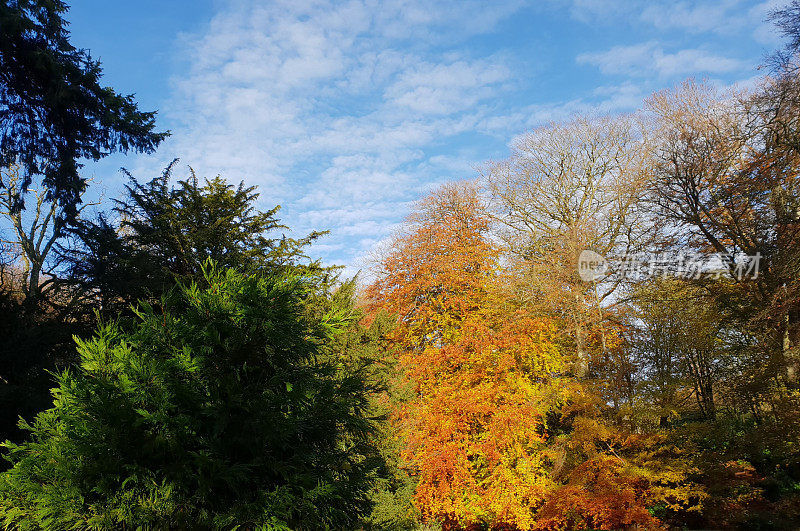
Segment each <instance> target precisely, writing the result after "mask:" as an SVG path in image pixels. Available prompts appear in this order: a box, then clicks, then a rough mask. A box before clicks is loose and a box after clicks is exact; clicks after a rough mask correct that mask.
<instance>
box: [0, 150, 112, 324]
mask: <svg viewBox="0 0 800 531" xmlns="http://www.w3.org/2000/svg"><path fill="white" fill-rule="evenodd" d="M23 180H24V177H23V175H22V172H21V171H20V169H19V167H17V166H10V167H6V168H2V169H0V216H2V217H3V218H5V219H6V220H7V221H8V222H9V225H10V226H9V227H8V231H7V233H8V234H3V235H2V236H0V237H2V239H0V244H2V245H3V246H4V248H5V249H4V252H3V256H4V257H5V261H6V264H5V268H4V270H5V272H6V274H7V276H8V279H7V281H8V282H12V283H14V284H17V285H16V286H15V288H14V289H16V290H18V291H19V293H20V294H21V296H22V298H23V300H24V304H25V307H26V308H27V309H28V310H31V311H35V310H36V309H38V308H40V306H41V305H42V304H44V303H49V304H51V305H54V304H55V303H56V302H57V300H56V299H57V297H56V294H57V292H58V291H59V290H60V288H62V287H63V284H62V283H61V282H60V276H59V271H60V267H61V266H62V264H63V254H62V253H60V252H59V249H58V245H59V243H60V242H61V241H62V240H63V239H64V238H65V237H66V232H65V226H64V221H63V220H64V219H65V216H63V215H62V214H63V212H61V209H62V207H61V206H59V204H58V203H56V202H55V201H49V200H48V199H47V197H46V190H44V189H39V188H36V187H29V188H26V189H25V190H23V189H22V184H23ZM23 194H27V195H29V196H32V197H33V198H34V199H35V201H34V202H30V201H29V202H28V206H27V208H26V209H19V208H18V205H19V200H20V197H21V196H22V195H23ZM96 204H98V203H92V202H87V203H83V204H82V205H81V206H80V207H79V208H78V210H77V213H78V215H79V214H80V213H81V212H82V211H83V210H84V209H86V208H87V207H89V206H93V205H96ZM12 271H13V272H14V273H15V275H13V277H15V278H12V277H11V276H9V275H11V272H12ZM69 299H70V300H72V299H74V297H70V298H69ZM62 302H63V301H62ZM72 302H74V300H73V301H72Z"/></svg>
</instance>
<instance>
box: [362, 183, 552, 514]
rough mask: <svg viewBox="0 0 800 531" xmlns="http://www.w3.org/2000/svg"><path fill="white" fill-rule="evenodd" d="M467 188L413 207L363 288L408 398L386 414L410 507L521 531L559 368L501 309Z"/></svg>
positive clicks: (532, 324)
mask: <svg viewBox="0 0 800 531" xmlns="http://www.w3.org/2000/svg"><path fill="white" fill-rule="evenodd" d="M489 223H490V220H489V218H488V217H487V216H486V214H485V213H484V212H483V209H482V206H481V204H480V200H479V197H478V194H477V191H476V189H475V188H474V187H473V186H471V185H464V186H458V185H450V186H445V187H443V188H442V189H440V190H438V191H436V192H434V193H433V194H432V195H431V196H429V197H428V198H427V199H426V200H424V201H422V202H421V203H420V204H419V205H418V207H417V210H416V211H415V213H414V214H413V215H412V216H411V217H410V218H409V222H408V231H407V232H406V233H404V234H402V235H401V236H399V237H398V238H397V240H396V241H395V243H394V246H393V251H392V252H391V253H390V254H389V255H388V256H386V258H385V259H384V260H383V262H382V264H381V266H382V269H381V270H380V274H379V278H378V280H377V281H376V282H375V284H373V285H372V286H371V288H370V295H371V296H372V298H373V300H376V301H380V302H381V303H382V304H383V306H384V307H385V308H386V309H387V310H389V311H391V312H393V313H395V314H397V315H398V318H399V325H398V327H397V328H396V329H395V330H394V331H393V332H392V334H391V336H390V339H391V341H392V342H393V344H394V345H395V347H396V349H397V353H398V356H399V358H400V365H401V370H402V372H403V376H404V377H405V378H406V379H407V381H408V382H409V383H410V385H411V387H412V388H413V396H412V397H411V398H410V399H409V400H408V401H407V402H406V403H404V404H402V405H401V407H400V408H399V409H398V411H396V413H395V417H394V421H395V422H396V423H397V424H398V425H399V432H400V437H401V440H402V442H403V457H404V459H405V460H406V462H407V463H408V466H410V467H411V468H412V469H413V471H414V472H415V473H416V474H418V487H417V491H416V502H417V504H418V506H419V507H420V509H421V511H422V513H423V515H424V516H425V517H426V518H431V519H435V520H439V521H442V522H443V523H444V524H445V526H450V527H453V526H465V525H469V524H473V523H485V524H489V525H499V524H502V523H506V524H509V525H516V526H518V527H520V528H530V526H531V523H532V520H533V515H534V511H535V508H536V507H537V506H538V505H539V504H540V503H541V500H542V499H543V497H544V496H545V493H546V492H547V490H548V488H549V485H550V480H549V478H548V477H547V474H546V472H545V469H546V460H547V458H546V456H545V455H544V454H542V453H540V452H539V451H538V449H540V448H542V446H543V442H544V439H545V436H546V435H545V434H546V431H547V420H546V415H547V412H548V411H549V410H550V409H551V408H552V407H553V404H555V403H556V402H557V397H558V394H559V389H558V387H557V385H556V382H557V380H558V379H557V377H556V374H557V373H558V371H559V370H560V369H561V360H560V357H559V354H558V351H557V350H556V348H555V345H554V342H553V332H554V330H553V327H552V325H551V324H550V323H549V322H548V321H547V320H543V319H539V318H537V317H535V316H533V315H531V314H530V313H528V312H526V311H524V309H522V308H520V307H519V306H516V307H515V304H514V302H513V301H511V300H507V299H504V298H503V296H502V294H501V290H500V289H499V288H498V286H497V285H496V283H497V282H498V280H499V278H500V276H501V272H500V269H499V261H498V259H499V251H498V248H497V247H496V245H494V244H493V243H492V242H491V241H490V240H489V239H488V228H489Z"/></svg>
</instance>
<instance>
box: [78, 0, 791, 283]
mask: <svg viewBox="0 0 800 531" xmlns="http://www.w3.org/2000/svg"><path fill="white" fill-rule="evenodd" d="M783 3H784V2H782V1H775V0H768V1H744V0H741V1H739V0H716V1H697V2H669V1H663V2H658V1H644V0H642V1H637V0H629V1H608V0H540V1H538V2H537V1H533V0H532V1H529V2H525V1H517V0H495V1H492V2H479V1H472V0H460V1H415V0H404V1H399V0H383V1H377V0H353V1H347V0H344V1H324V0H313V1H303V0H294V1H275V2H267V1H263V0H262V1H258V0H191V1H189V0H170V1H168V2H164V1H163V0H162V1H161V2H157V1H154V0H142V1H139V2H109V1H107V0H103V1H101V0H75V2H74V5H73V6H72V8H71V10H70V13H69V14H68V17H67V18H68V20H70V21H71V29H72V33H73V38H72V40H73V43H74V44H75V45H77V46H80V47H84V48H88V49H90V50H91V51H92V54H93V56H94V57H96V58H99V59H100V60H101V61H102V62H103V65H104V70H105V78H104V79H105V81H106V82H107V83H108V84H110V85H112V86H113V87H115V88H116V89H117V90H119V91H121V92H126V93H132V92H133V93H136V94H137V98H138V100H139V102H140V105H141V107H142V108H144V109H147V110H151V109H158V110H159V126H160V127H161V128H163V129H170V130H171V131H172V133H173V134H172V137H171V138H170V139H169V140H167V141H166V142H165V143H164V144H163V145H162V146H161V147H160V148H159V150H158V152H157V153H156V154H155V155H152V156H140V155H128V156H125V157H123V156H113V157H110V158H109V159H106V160H104V161H102V162H101V163H98V164H89V165H87V166H86V168H85V171H86V174H87V175H89V176H93V177H94V185H93V187H94V188H93V192H92V193H93V194H97V193H99V192H103V193H104V194H105V196H106V197H109V196H114V195H116V194H118V193H119V190H120V188H121V183H122V182H123V179H122V176H121V175H120V174H119V172H118V171H117V169H118V168H119V167H120V166H125V167H126V168H128V169H130V170H131V171H132V172H133V173H134V175H136V176H137V177H138V178H139V179H140V180H144V179H149V178H151V177H152V176H154V175H155V174H157V173H158V172H159V171H160V169H161V168H163V167H164V166H165V165H166V164H167V163H168V162H169V161H170V160H172V159H173V158H175V157H179V158H180V159H181V167H180V171H179V172H178V176H181V177H182V176H184V175H185V168H186V166H189V165H190V166H192V167H193V168H194V169H195V170H196V171H197V172H198V173H199V174H200V175H202V176H209V177H210V176H213V175H216V174H221V175H223V176H225V177H226V178H227V179H228V180H229V181H232V182H238V181H240V180H244V181H245V182H246V183H248V184H255V185H258V187H259V190H260V192H261V201H262V205H263V207H265V208H266V207H270V206H272V205H274V204H281V205H282V206H283V210H282V212H281V217H282V219H283V220H284V221H285V222H286V223H288V224H289V225H290V226H291V227H292V228H293V231H292V234H293V235H296V236H301V235H303V234H305V233H307V232H309V231H311V230H314V229H330V230H331V231H332V234H331V235H330V236H328V237H327V238H325V240H324V241H323V242H321V243H320V244H318V245H317V246H316V247H315V249H314V251H313V252H314V254H315V255H316V256H319V257H322V258H324V259H325V260H326V261H328V262H329V263H339V264H345V265H347V266H348V268H349V270H350V271H351V272H352V271H355V270H356V269H358V268H359V267H360V266H361V265H362V264H363V260H364V257H365V256H367V255H368V254H369V252H370V250H371V249H373V248H374V247H375V245H376V244H377V243H379V242H380V241H381V240H384V239H385V238H387V237H388V236H389V235H390V234H391V232H392V231H393V230H394V229H395V228H396V227H397V224H398V223H399V222H400V221H401V220H402V219H403V217H404V216H405V214H406V213H407V212H408V208H409V206H410V205H411V203H412V202H413V201H414V200H416V199H418V198H420V197H421V196H422V195H423V194H424V193H425V192H426V191H427V190H429V189H430V188H431V187H432V186H435V185H436V184H437V183H441V182H444V181H447V180H453V179H462V178H472V177H475V176H476V173H475V168H476V167H479V166H480V165H481V164H483V163H484V162H485V161H487V160H490V159H498V158H503V157H505V156H506V155H507V153H508V145H509V143H510V141H511V140H512V139H513V138H514V137H515V136H517V135H519V134H521V133H524V132H526V131H529V130H531V129H533V128H535V127H536V126H537V125H540V124H544V123H546V122H548V121H550V120H562V119H567V118H569V117H570V116H571V115H573V114H576V113H590V114H592V113H593V114H603V113H615V112H626V111H631V110H635V109H636V108H638V107H640V105H641V103H642V101H643V99H644V98H646V97H647V96H648V95H649V94H650V93H652V92H653V91H655V90H658V89H661V88H666V87H671V86H674V85H676V84H678V83H680V82H681V81H682V80H684V79H686V78H688V77H694V78H697V79H708V80H709V81H710V82H712V83H716V84H719V85H731V84H736V83H738V84H743V85H745V86H746V85H748V84H751V83H753V82H754V80H755V78H756V77H757V76H758V74H759V72H758V71H757V69H756V67H757V65H758V64H759V63H760V62H761V60H762V59H763V57H764V55H765V54H766V53H768V52H769V51H771V50H773V49H775V48H776V47H777V46H778V45H779V44H780V42H779V40H778V39H777V37H776V35H775V33H774V32H773V31H772V28H771V26H770V25H769V24H768V23H766V22H765V21H764V19H765V17H766V15H767V13H768V12H769V11H770V10H771V9H774V8H776V7H779V6H780V5H782V4H783Z"/></svg>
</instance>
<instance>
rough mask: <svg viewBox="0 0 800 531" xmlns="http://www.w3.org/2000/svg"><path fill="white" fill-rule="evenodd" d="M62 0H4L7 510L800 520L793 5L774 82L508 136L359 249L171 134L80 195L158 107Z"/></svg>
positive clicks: (798, 9) (767, 76)
mask: <svg viewBox="0 0 800 531" xmlns="http://www.w3.org/2000/svg"><path fill="white" fill-rule="evenodd" d="M67 14H68V6H67V5H66V4H64V3H63V2H61V1H59V0H2V1H0V141H1V142H2V145H1V146H0V440H3V441H5V442H4V443H2V444H1V445H0V456H1V457H2V458H3V460H2V464H0V526H2V527H4V528H5V529H9V530H11V529H14V530H16V529H21V530H33V529H64V530H66V529H263V530H317V529H335V530H338V529H343V530H344V529H351V530H364V531H374V530H397V531H400V530H429V531H433V530H442V531H457V530H470V531H477V530H496V531H501V530H502V531H530V530H542V531H545V530H547V531H555V530H579V529H639V530H643V529H653V530H656V529H662V530H666V529H726V530H727V529H748V530H792V529H798V528H800V1H798V0H795V1H793V2H792V3H790V4H788V5H787V6H786V7H784V8H782V9H780V10H778V11H775V12H773V14H772V15H771V19H772V21H773V22H774V25H775V31H776V32H779V33H780V34H781V35H782V36H783V37H784V42H785V43H786V45H785V47H784V48H782V49H780V50H777V51H776V52H774V53H773V54H772V55H771V56H769V57H767V58H765V60H764V64H763V65H762V69H761V72H762V74H763V75H762V76H761V77H760V78H759V80H758V81H757V83H755V84H753V85H752V86H748V87H746V88H742V87H723V88H720V87H718V86H715V85H714V84H711V83H708V82H703V81H698V80H691V79H690V80H686V81H685V82H684V83H682V84H681V85H679V86H676V87H670V88H665V89H664V90H662V91H660V92H657V93H654V94H652V95H651V96H650V97H649V98H648V99H647V100H646V102H645V104H644V106H643V107H642V108H641V109H640V110H638V111H637V112H633V113H627V114H614V115H592V116H588V115H587V116H574V117H572V118H571V119H569V120H565V121H561V122H553V123H549V124H545V125H542V126H540V127H538V128H536V129H535V130H532V131H529V132H527V133H525V134H522V135H520V136H519V137H517V139H516V140H515V141H514V143H513V145H512V147H511V150H510V153H509V154H508V156H507V157H506V158H504V159H502V160H493V161H487V162H486V163H485V164H483V165H482V166H481V168H480V170H479V171H478V172H477V174H475V175H468V176H464V177H465V179H464V180H459V181H453V182H450V183H448V184H445V185H442V186H439V187H437V188H436V189H435V190H433V191H432V192H431V193H430V194H428V195H427V196H425V197H422V198H420V199H419V200H418V201H417V202H416V204H415V206H414V207H413V209H412V212H411V213H410V214H409V216H408V217H407V218H406V219H405V221H404V222H403V224H402V226H401V228H400V229H399V230H398V231H397V232H396V234H395V235H394V236H393V237H392V239H391V241H389V242H388V243H386V244H385V245H383V246H382V247H380V248H378V249H376V250H375V253H374V257H373V259H372V261H371V266H370V268H369V270H365V271H363V272H362V273H361V274H360V275H359V276H358V277H356V278H347V277H345V276H344V274H343V273H342V268H341V267H340V266H337V265H332V264H326V263H323V262H322V261H321V260H319V259H317V258H315V257H314V256H313V244H314V242H316V241H318V240H319V239H321V238H323V239H324V237H325V234H326V232H325V230H324V227H321V228H320V231H319V232H313V233H311V234H308V235H307V236H304V237H301V238H290V237H288V236H287V235H286V231H287V227H286V226H285V225H283V224H282V223H281V220H280V217H279V214H280V212H279V209H280V207H279V206H275V207H274V208H272V209H269V210H262V209H260V208H259V200H258V198H259V193H258V190H257V189H256V188H255V187H253V186H248V185H247V184H246V183H244V182H242V183H238V184H237V183H235V182H233V183H232V182H229V181H228V180H227V179H226V178H225V177H224V176H215V177H204V176H198V175H196V174H195V172H194V171H193V170H191V169H188V170H184V169H183V168H185V167H186V166H184V165H183V164H184V163H183V162H178V161H177V160H176V161H174V162H173V163H172V164H170V165H169V166H168V167H167V168H165V169H164V171H163V172H162V173H161V174H160V175H157V176H155V177H154V178H151V179H150V180H140V178H139V177H137V176H134V175H132V174H130V173H127V180H128V181H127V182H128V184H127V185H126V187H125V189H124V193H122V194H121V195H120V196H119V197H116V198H113V201H112V202H111V203H110V204H108V205H100V204H97V203H95V202H94V201H93V200H92V199H90V198H91V197H94V196H93V195H91V194H90V193H89V191H90V190H91V188H92V186H94V185H95V183H92V182H90V181H89V180H87V179H86V178H85V177H84V176H83V173H84V172H83V171H82V170H83V168H84V167H85V165H88V164H91V163H92V161H97V160H100V159H102V158H104V157H105V156H107V155H109V154H111V153H126V152H138V153H153V152H154V151H155V150H156V149H157V148H158V146H159V144H160V143H161V142H162V141H163V140H164V139H165V138H167V136H168V135H169V132H167V131H161V130H160V129H159V128H158V126H157V123H156V118H157V117H156V113H155V112H152V111H142V110H140V109H139V106H138V103H137V102H136V100H135V99H134V97H133V96H126V95H122V94H119V93H117V92H116V91H115V90H114V89H113V88H110V87H106V86H103V85H102V69H101V65H100V63H99V62H97V61H96V60H94V59H92V58H91V56H90V55H89V54H88V52H87V51H86V50H83V49H80V48H77V47H76V46H75V45H73V44H72V43H71V42H70V34H69V32H68V29H67V22H66V20H65V17H66V16H67ZM186 162H187V163H191V161H186ZM587 250H589V251H592V252H593V253H594V254H593V256H599V257H602V258H605V260H606V264H605V265H606V266H607V267H605V268H604V269H597V270H594V269H593V270H591V271H590V273H591V274H590V275H588V276H587V275H585V274H584V273H585V272H586V271H585V270H582V269H581V268H580V260H581V257H582V256H585V255H582V253H583V252H584V251H587ZM698 261H700V262H702V264H704V265H703V266H702V267H694V266H693V267H688V266H687V263H689V262H692V263H693V264H695V265H696V262H698ZM632 264H633V265H635V266H636V267H632Z"/></svg>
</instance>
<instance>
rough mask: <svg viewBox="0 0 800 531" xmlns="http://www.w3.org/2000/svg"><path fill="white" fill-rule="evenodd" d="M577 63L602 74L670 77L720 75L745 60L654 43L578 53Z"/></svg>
mask: <svg viewBox="0 0 800 531" xmlns="http://www.w3.org/2000/svg"><path fill="white" fill-rule="evenodd" d="M577 62H578V63H579V64H589V65H594V66H596V67H598V68H599V69H600V71H601V72H602V73H604V74H621V75H627V76H652V75H653V74H655V75H657V76H659V77H661V78H672V77H676V76H685V75H687V74H700V73H707V74H722V73H729V72H736V71H742V70H745V69H747V68H748V67H750V66H751V65H749V64H748V63H747V62H745V61H740V60H738V59H733V58H730V57H725V56H722V55H718V54H715V53H712V52H709V51H706V50H703V49H699V48H689V49H684V50H678V51H676V52H673V53H669V52H665V51H664V49H663V48H662V47H661V46H660V45H658V44H657V43H655V42H645V43H641V44H634V45H630V46H615V47H613V48H611V49H609V50H607V51H604V52H591V53H583V54H580V55H578V57H577Z"/></svg>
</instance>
